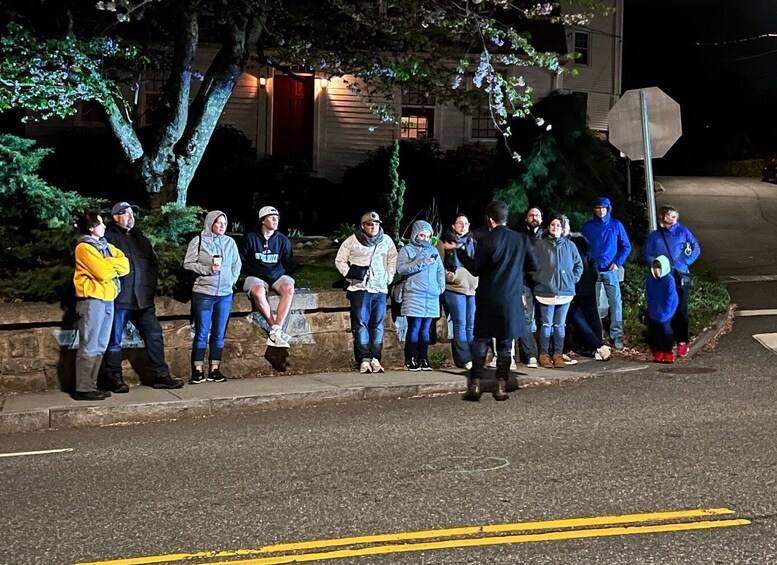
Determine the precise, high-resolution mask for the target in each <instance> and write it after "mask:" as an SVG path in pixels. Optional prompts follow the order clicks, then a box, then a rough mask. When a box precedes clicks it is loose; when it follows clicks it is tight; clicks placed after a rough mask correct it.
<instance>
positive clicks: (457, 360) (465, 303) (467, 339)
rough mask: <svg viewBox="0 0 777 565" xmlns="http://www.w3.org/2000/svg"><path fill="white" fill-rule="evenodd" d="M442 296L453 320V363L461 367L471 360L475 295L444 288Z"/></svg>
mask: <svg viewBox="0 0 777 565" xmlns="http://www.w3.org/2000/svg"><path fill="white" fill-rule="evenodd" d="M442 298H443V300H444V301H445V309H446V310H447V311H448V314H450V316H451V321H452V322H453V342H452V343H451V348H452V349H453V364H454V365H456V366H457V367H463V366H464V364H465V363H469V362H470V361H472V352H471V350H470V348H471V344H472V339H473V335H472V333H473V331H474V329H475V297H474V296H468V295H466V294H459V293H458V292H451V291H450V290H446V291H445V293H444V294H443V295H442Z"/></svg>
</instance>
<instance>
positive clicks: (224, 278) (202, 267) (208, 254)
mask: <svg viewBox="0 0 777 565" xmlns="http://www.w3.org/2000/svg"><path fill="white" fill-rule="evenodd" d="M219 216H224V220H226V219H227V215H226V214H225V213H224V212H222V211H221V210H213V211H211V212H208V215H207V216H205V222H204V224H205V225H204V226H203V228H202V232H201V233H200V235H198V236H197V237H195V238H194V239H192V240H191V241H190V242H189V248H188V249H187V250H186V257H185V258H184V260H183V266H184V268H185V269H188V270H189V271H194V272H195V273H197V274H198V275H200V276H198V277H197V280H196V281H195V282H194V289H193V290H194V292H198V293H200V294H207V295H208V296H227V295H229V294H232V287H233V286H235V283H236V282H237V277H238V276H239V275H240V255H239V254H238V252H237V244H236V243H235V240H234V239H232V238H231V237H229V236H228V235H216V234H214V233H213V231H212V230H211V227H212V226H213V222H215V221H216V220H217V219H218V217H219ZM198 249H199V253H198ZM215 255H220V256H221V269H220V270H219V271H217V272H215V273H214V272H213V270H212V269H211V265H213V257H214V256H215Z"/></svg>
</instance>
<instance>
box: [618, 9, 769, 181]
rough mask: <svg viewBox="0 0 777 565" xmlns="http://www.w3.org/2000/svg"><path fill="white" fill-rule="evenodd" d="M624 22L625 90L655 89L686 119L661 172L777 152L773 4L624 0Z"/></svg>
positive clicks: (661, 163)
mask: <svg viewBox="0 0 777 565" xmlns="http://www.w3.org/2000/svg"><path fill="white" fill-rule="evenodd" d="M624 18H625V20H624V63H623V90H624V91H626V90H628V89H631V88H639V87H648V86H658V87H659V88H661V89H662V90H664V91H665V92H666V93H667V94H669V95H670V96H671V97H672V98H674V99H675V100H676V101H677V102H678V103H679V104H680V107H681V112H682V115H683V137H682V138H681V139H680V140H679V141H678V142H677V145H675V146H674V147H673V148H672V149H671V150H670V151H669V153H668V154H667V156H666V157H665V158H664V159H662V160H661V161H660V162H658V163H657V165H658V166H659V167H660V168H662V169H664V171H665V172H675V173H681V172H692V169H693V165H694V164H696V163H702V162H714V161H724V160H734V159H741V158H760V157H765V156H767V155H769V154H771V153H774V152H777V0H625V10H624ZM767 34H773V35H774V36H773V37H761V36H766V35H767Z"/></svg>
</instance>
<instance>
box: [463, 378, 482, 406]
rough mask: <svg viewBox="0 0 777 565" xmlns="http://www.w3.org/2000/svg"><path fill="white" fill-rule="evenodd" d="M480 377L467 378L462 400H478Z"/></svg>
mask: <svg viewBox="0 0 777 565" xmlns="http://www.w3.org/2000/svg"><path fill="white" fill-rule="evenodd" d="M480 392H481V391H480V379H477V378H474V377H470V378H468V379H467V392H465V393H464V400H469V401H470V402H477V401H478V400H480Z"/></svg>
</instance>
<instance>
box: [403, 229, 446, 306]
mask: <svg viewBox="0 0 777 565" xmlns="http://www.w3.org/2000/svg"><path fill="white" fill-rule="evenodd" d="M422 231H428V232H430V233H432V226H431V225H429V223H428V222H425V221H423V220H419V221H417V222H415V223H414V224H413V229H412V232H411V235H410V243H408V244H407V245H405V246H404V247H403V248H402V249H400V250H399V257H398V258H397V273H399V274H400V275H402V276H406V277H407V278H406V279H405V282H404V283H403V285H404V294H403V298H402V309H401V313H402V315H403V316H413V317H417V318H437V317H439V315H440V295H441V294H442V293H443V292H444V291H445V268H444V267H443V265H442V260H441V259H440V254H439V253H437V249H436V248H435V247H434V246H433V245H432V244H431V242H429V241H426V242H419V241H418V240H417V239H416V237H417V236H418V234H419V233H421V232H422ZM429 258H432V259H433V261H432V262H431V263H429V262H427V259H429Z"/></svg>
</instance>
